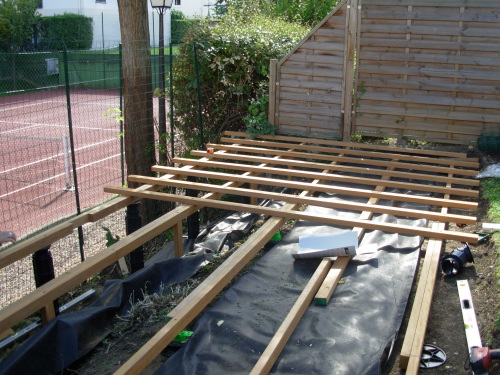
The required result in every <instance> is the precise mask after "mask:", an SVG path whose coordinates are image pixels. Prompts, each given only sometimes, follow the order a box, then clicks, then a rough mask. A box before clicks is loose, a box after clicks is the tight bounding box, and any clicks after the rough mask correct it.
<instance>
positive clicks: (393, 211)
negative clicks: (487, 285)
mask: <svg viewBox="0 0 500 375" xmlns="http://www.w3.org/2000/svg"><path fill="white" fill-rule="evenodd" d="M128 180H129V181H133V182H139V183H143V184H154V183H158V184H161V185H162V186H174V187H180V188H184V189H193V190H200V191H210V192H216V193H221V194H234V195H240V196H247V197H254V198H262V199H274V200H276V201H285V202H289V203H298V204H309V205H314V206H318V207H330V208H341V209H346V210H353V211H370V212H375V213H380V214H388V215H395V216H401V217H413V218H422V219H428V220H435V221H445V222H453V223H463V224H476V218H475V217H472V216H465V215H454V214H446V215H444V214H441V213H438V212H432V211H425V210H414V209H409V208H399V207H391V206H383V205H376V204H370V205H363V204H359V203H356V202H349V201H329V200H324V199H322V198H315V197H299V196H296V195H292V194H283V193H274V192H270V191H262V190H257V189H243V188H233V187H222V186H219V185H212V184H205V183H194V182H189V181H179V180H170V181H166V180H163V181H162V180H160V179H159V178H157V177H148V176H137V175H130V176H128ZM322 180H323V178H322Z"/></svg>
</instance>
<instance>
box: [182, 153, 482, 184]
mask: <svg viewBox="0 0 500 375" xmlns="http://www.w3.org/2000/svg"><path fill="white" fill-rule="evenodd" d="M191 155H194V156H206V155H207V153H206V152H205V151H196V150H193V151H191ZM211 155H212V157H213V158H214V159H224V160H237V161H244V162H247V163H271V161H272V160H273V159H272V158H270V157H265V156H253V155H239V154H231V153H227V152H226V153H224V154H222V153H219V152H215V153H214V154H211ZM275 164H276V163H275ZM279 164H280V165H287V166H289V167H298V168H305V169H321V170H323V169H324V168H325V164H324V163H319V162H313V161H304V160H293V159H283V158H282V159H280V163H279ZM335 170H336V171H341V172H352V173H361V174H363V175H365V176H366V175H374V176H385V175H390V176H391V177H395V178H396V177H399V178H404V179H409V180H412V181H413V180H420V181H433V182H441V183H448V182H451V183H452V184H457V185H471V186H479V181H477V180H471V179H464V178H449V177H446V176H439V175H432V174H428V173H427V174H422V173H414V172H401V171H392V172H388V171H387V170H385V169H377V168H362V167H354V166H348V165H338V166H336V168H335Z"/></svg>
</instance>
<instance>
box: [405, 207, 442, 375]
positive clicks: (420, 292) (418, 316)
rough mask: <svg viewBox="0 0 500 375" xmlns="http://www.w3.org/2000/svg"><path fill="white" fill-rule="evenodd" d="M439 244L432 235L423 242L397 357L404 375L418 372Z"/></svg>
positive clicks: (435, 273)
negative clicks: (424, 246)
mask: <svg viewBox="0 0 500 375" xmlns="http://www.w3.org/2000/svg"><path fill="white" fill-rule="evenodd" d="M446 211H447V208H446V207H444V208H443V209H442V212H444V213H446ZM432 228H433V229H435V230H444V229H446V225H445V224H444V223H434V224H433V225H432ZM442 246H443V241H442V240H441V239H436V238H431V239H429V242H428V244H427V251H426V252H425V258H424V264H423V265H422V270H421V272H420V279H419V282H418V286H417V291H416V292H415V298H414V301H413V307H412V310H411V314H410V319H409V321H408V328H407V329H406V333H405V338H404V341H403V346H402V348H401V353H400V356H399V367H400V368H402V369H406V370H407V371H406V373H407V374H408V375H412V374H413V375H416V374H417V373H418V369H419V365H420V360H421V357H422V348H423V345H424V339H425V331H426V330H427V322H428V320H429V315H430V310H431V304H432V296H433V294H434V284H435V283H436V277H437V272H438V265H439V261H440V256H441V248H442Z"/></svg>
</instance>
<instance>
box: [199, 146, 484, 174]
mask: <svg viewBox="0 0 500 375" xmlns="http://www.w3.org/2000/svg"><path fill="white" fill-rule="evenodd" d="M207 147H212V148H214V149H219V150H225V151H238V152H247V153H251V154H266V155H279V156H284V157H288V158H298V159H313V160H325V161H335V160H342V162H344V163H353V164H361V165H372V166H378V167H390V166H392V165H394V162H391V161H385V160H378V159H368V158H349V157H346V156H336V155H325V154H321V153H318V154H316V153H307V152H297V151H286V150H275V149H269V148H261V147H249V146H248V147H245V146H241V145H223V144H215V143H210V144H207ZM397 166H398V168H401V169H409V170H411V171H424V172H432V173H448V172H452V173H453V174H454V175H457V176H460V175H462V176H470V177H474V176H476V174H477V171H475V170H469V169H458V168H452V171H450V170H449V168H445V167H439V166H435V165H426V164H411V163H403V162H398V165H397Z"/></svg>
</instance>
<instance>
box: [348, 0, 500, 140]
mask: <svg viewBox="0 0 500 375" xmlns="http://www.w3.org/2000/svg"><path fill="white" fill-rule="evenodd" d="M359 43H360V46H359V55H358V64H357V67H358V70H357V84H356V88H357V91H356V95H355V105H354V109H355V112H356V115H355V117H354V118H353V127H352V129H353V132H354V133H355V134H368V135H378V136H384V137H405V136H407V137H411V138H419V139H425V140H434V141H440V142H445V143H455V144H460V143H462V144H474V143H475V142H476V140H477V138H478V137H479V136H480V135H482V134H498V132H499V131H500V126H499V124H500V107H499V106H498V103H500V59H499V58H498V56H499V52H500V4H499V3H496V2H492V1H488V0H477V1H474V2H470V1H467V0H441V1H429V0H363V3H362V10H361V21H360V37H359Z"/></svg>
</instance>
